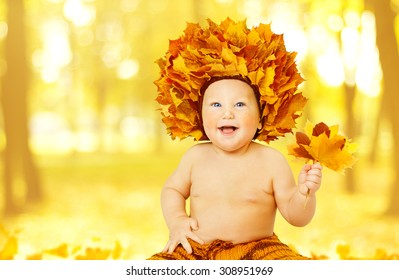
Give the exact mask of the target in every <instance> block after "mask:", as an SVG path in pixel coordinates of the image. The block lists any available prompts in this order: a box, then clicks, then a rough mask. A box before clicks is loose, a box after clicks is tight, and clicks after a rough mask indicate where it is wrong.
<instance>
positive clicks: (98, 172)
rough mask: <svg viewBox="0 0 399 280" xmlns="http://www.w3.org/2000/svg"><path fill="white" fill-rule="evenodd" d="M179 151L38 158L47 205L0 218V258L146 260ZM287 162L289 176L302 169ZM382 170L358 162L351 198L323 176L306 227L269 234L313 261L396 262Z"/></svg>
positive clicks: (156, 239)
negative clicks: (163, 189)
mask: <svg viewBox="0 0 399 280" xmlns="http://www.w3.org/2000/svg"><path fill="white" fill-rule="evenodd" d="M181 153H182V152H181V151H176V152H175V153H168V154H161V155H155V154H132V155H126V154H125V155H100V154H94V155H93V154H86V155H74V156H68V157H65V156H63V157H56V156H43V157H41V158H39V164H40V166H41V169H42V178H43V184H44V186H45V192H46V200H45V202H43V203H42V204H41V205H31V206H30V207H28V208H27V209H25V211H24V212H22V213H20V214H19V215H17V216H14V217H8V218H3V219H2V221H1V222H0V259H54V258H56V259H58V258H61V259H145V258H147V257H149V256H151V255H152V254H154V253H156V252H158V251H160V250H162V248H163V246H164V244H165V242H166V240H167V236H168V233H167V229H166V227H165V225H164V222H163V218H162V214H161V209H160V204H159V192H160V189H161V187H162V185H163V182H164V181H165V179H166V178H167V176H168V175H169V174H170V172H171V171H172V170H173V169H174V168H175V166H176V164H177V163H178V161H179V158H180V156H181ZM290 162H291V163H292V167H293V170H294V173H296V172H297V170H299V167H300V165H301V164H300V163H297V162H294V161H290ZM385 166H387V164H386V163H385V162H384V161H383V160H381V162H379V164H378V165H376V166H371V165H369V164H367V163H366V162H362V161H361V160H359V162H358V163H357V164H356V168H355V170H354V171H355V172H356V174H357V177H356V180H357V182H358V183H357V186H358V192H357V193H356V194H348V193H346V192H345V189H344V182H345V181H344V179H345V178H344V177H343V176H342V175H339V174H335V173H334V172H332V171H329V170H325V171H324V175H323V176H324V179H323V185H322V188H321V189H320V191H319V193H318V209H317V213H316V215H315V217H314V219H313V221H312V222H311V224H309V225H308V226H306V227H303V228H295V227H292V226H290V225H289V224H287V223H286V222H285V221H284V220H283V219H282V218H281V217H280V216H278V218H277V222H276V228H275V232H276V234H277V235H278V236H279V238H280V239H281V240H282V241H283V242H285V243H287V244H289V245H291V246H293V247H295V248H296V249H297V250H298V251H300V252H301V253H302V254H304V255H308V256H312V257H314V258H321V259H352V258H354V259H399V218H393V217H386V216H384V215H383V213H384V211H385V208H386V205H387V201H388V194H389V188H388V185H389V182H390V180H391V176H390V174H389V172H388V171H387V169H386V168H385Z"/></svg>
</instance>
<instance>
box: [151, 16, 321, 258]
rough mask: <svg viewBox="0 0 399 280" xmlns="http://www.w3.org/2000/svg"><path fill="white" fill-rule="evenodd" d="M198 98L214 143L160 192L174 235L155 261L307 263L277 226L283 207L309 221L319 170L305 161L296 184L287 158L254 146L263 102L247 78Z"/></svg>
mask: <svg viewBox="0 0 399 280" xmlns="http://www.w3.org/2000/svg"><path fill="white" fill-rule="evenodd" d="M229 22H230V21H229ZM230 23H231V22H230ZM158 86H159V87H160V84H158ZM199 95H200V98H199V99H198V103H197V104H196V108H197V110H198V111H199V116H198V122H199V124H200V130H201V131H202V133H203V137H205V138H206V139H207V140H208V141H205V142H202V143H199V144H197V145H194V146H193V147H192V148H190V149H189V150H188V151H187V152H186V153H185V155H184V156H183V158H182V159H181V162H180V164H179V166H178V167H177V169H176V170H175V171H174V173H173V174H172V175H171V176H170V177H169V178H168V179H167V181H166V183H165V185H164V187H163V189H162V194H161V204H162V211H163V214H164V218H165V222H166V224H167V226H168V228H169V231H170V236H169V241H168V242H167V244H166V246H165V248H164V250H163V251H162V252H161V253H158V254H155V255H153V256H152V257H151V258H150V259H153V260H159V259H179V260H182V259H195V260H199V259H201V260H202V259H208V260H209V259H307V258H306V257H304V256H302V255H300V254H298V253H297V252H295V251H293V250H291V249H290V248H289V247H288V246H287V245H285V244H283V243H282V242H280V241H279V239H278V238H277V236H276V235H275V234H274V222H275V216H276V211H277V209H278V210H279V211H280V213H281V214H282V216H283V217H284V218H285V219H286V220H287V221H288V222H289V223H290V224H292V225H294V226H305V225H306V224H308V223H309V222H310V221H311V219H312V217H313V215H314V213H315V207H316V196H315V193H316V191H317V190H318V189H319V188H320V183H321V177H322V172H321V171H322V167H321V165H320V164H318V163H316V164H313V165H308V164H306V165H305V166H304V167H303V168H302V170H301V171H300V173H299V176H298V184H296V183H295V179H294V176H293V174H292V171H291V169H290V166H289V164H288V163H287V161H286V160H285V158H284V157H283V155H282V154H281V153H280V152H278V151H277V150H275V149H273V148H271V147H268V146H266V145H263V144H260V143H257V142H255V141H254V139H259V135H260V134H262V129H263V128H264V126H265V123H264V118H263V111H264V106H265V105H262V102H261V101H260V100H259V99H260V96H261V95H262V93H261V92H260V91H259V90H258V87H257V86H254V84H253V83H252V82H249V80H248V79H247V78H246V77H244V76H243V75H227V76H222V75H218V76H216V78H213V77H211V78H210V79H207V81H206V82H205V83H203V84H202V85H201V88H200V91H199ZM164 122H165V121H164ZM188 198H190V212H189V214H187V212H186V200H187V199H188ZM305 203H306V207H304V205H305Z"/></svg>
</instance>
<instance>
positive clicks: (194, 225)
mask: <svg viewBox="0 0 399 280" xmlns="http://www.w3.org/2000/svg"><path fill="white" fill-rule="evenodd" d="M169 230H170V233H169V235H170V236H169V241H168V243H166V246H165V248H164V249H163V251H162V252H164V253H165V252H168V253H169V254H171V253H173V251H174V250H175V249H176V247H177V246H178V245H179V244H181V245H182V246H183V248H184V249H185V250H186V251H187V253H188V254H191V253H192V248H191V246H190V243H189V242H188V240H187V238H190V239H192V240H194V241H195V242H198V243H200V244H203V243H204V242H203V241H202V240H201V239H200V238H199V237H198V236H197V235H196V234H195V233H194V232H193V231H195V230H198V222H197V220H196V219H193V218H190V217H181V218H178V219H177V220H176V221H175V222H174V224H173V225H172V226H171V227H170V229H169Z"/></svg>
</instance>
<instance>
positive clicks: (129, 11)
mask: <svg viewBox="0 0 399 280" xmlns="http://www.w3.org/2000/svg"><path fill="white" fill-rule="evenodd" d="M398 12H399V0H392V1H391V0H363V1H362V0H295V1H294V0H114V1H100V0H25V1H23V0H2V1H0V97H1V105H2V106H1V109H0V111H1V117H0V151H1V156H2V160H1V165H0V176H1V181H0V259H52V258H67V259H107V258H108V259H111V258H113V259H144V258H147V257H149V256H150V255H152V254H154V253H156V252H158V251H160V250H162V248H163V246H164V244H165V242H166V241H167V239H168V232H167V229H166V226H165V225H164V222H163V218H162V213H161V210H160V205H159V204H160V203H159V193H160V190H161V188H162V185H163V183H164V181H165V180H166V178H167V177H168V175H169V174H170V173H171V172H172V171H173V169H174V168H175V167H176V165H177V164H178V162H179V159H180V157H181V155H182V154H183V153H184V151H185V150H186V149H187V148H188V147H189V146H191V145H193V144H195V143H194V142H193V141H191V140H184V141H181V142H180V141H172V140H170V138H169V137H168V135H167V134H166V131H165V128H164V126H163V124H162V123H161V121H160V113H159V112H158V111H157V110H156V109H157V105H156V104H155V102H154V99H155V97H156V87H155V86H154V84H153V81H154V80H155V79H156V78H157V77H158V68H157V65H156V64H155V63H154V62H155V60H156V59H158V58H159V57H161V56H163V55H164V53H165V51H166V49H167V46H168V40H169V39H176V38H177V37H178V36H180V35H181V34H182V32H183V30H184V29H185V26H186V22H200V23H201V24H202V25H205V20H206V18H211V19H212V20H213V21H215V22H220V21H222V20H224V19H225V18H226V17H230V18H232V19H233V20H242V19H244V18H247V24H248V26H253V25H258V24H259V23H260V22H265V23H266V22H272V29H273V31H274V32H275V33H284V38H285V41H286V44H287V48H288V50H290V51H296V52H298V58H297V62H298V65H299V68H300V71H301V73H302V74H303V76H304V77H305V79H306V82H305V83H303V87H302V90H303V92H304V95H305V96H307V97H308V98H309V99H310V101H309V103H308V105H307V109H306V112H305V113H304V115H303V116H302V117H301V118H300V121H299V123H298V129H301V128H303V125H304V123H305V122H306V120H307V119H309V120H310V121H312V122H313V123H317V122H319V121H324V122H326V123H327V124H329V125H333V124H338V125H339V126H340V129H341V130H342V131H341V132H343V133H344V134H345V135H347V136H348V137H350V138H352V139H353V141H354V142H356V143H358V150H357V153H356V156H357V158H358V161H357V163H356V164H355V166H354V167H353V169H351V170H348V171H347V172H346V173H345V175H342V174H337V173H334V172H332V171H329V170H326V169H325V172H324V181H323V185H322V188H321V189H320V191H319V192H318V210H317V213H316V216H315V218H314V220H313V221H312V223H311V224H310V225H308V226H307V227H305V228H294V227H292V226H289V225H288V224H287V223H286V222H285V221H284V220H283V219H282V218H281V217H278V219H277V223H276V229H275V231H276V233H277V235H278V236H279V237H280V239H281V240H282V241H284V242H286V243H288V244H290V245H292V246H294V247H295V248H296V249H297V250H299V251H300V252H301V253H302V254H305V255H308V256H313V257H314V258H328V259H348V258H360V259H398V258H399V175H398V174H399V148H398V143H399V118H398V117H397V107H398V105H399V76H398V69H399V54H398V43H397V42H398V40H397V38H398V35H399V17H398ZM293 141H294V139H293V136H292V135H287V137H285V138H284V139H281V140H278V141H276V142H275V143H271V146H273V147H275V148H277V149H279V150H280V151H281V152H283V153H284V154H287V149H286V145H287V144H291V143H292V142H293ZM287 158H288V159H289V161H290V163H291V164H292V168H293V171H294V173H295V174H297V173H298V171H299V168H300V167H301V165H302V164H303V162H300V161H297V160H294V159H293V158H292V157H289V156H288V155H287Z"/></svg>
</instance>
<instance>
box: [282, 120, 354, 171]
mask: <svg viewBox="0 0 399 280" xmlns="http://www.w3.org/2000/svg"><path fill="white" fill-rule="evenodd" d="M296 135H297V137H296V144H294V145H289V146H288V153H289V154H290V155H293V156H295V157H299V158H305V159H307V160H309V159H310V160H313V161H318V162H320V164H321V165H324V166H326V167H327V168H330V169H332V170H334V171H337V172H343V170H344V169H345V168H350V167H352V166H353V164H354V163H355V161H356V158H355V157H354V155H353V153H354V152H355V149H356V145H354V144H353V143H351V142H350V140H349V139H347V138H346V137H344V136H342V135H340V134H338V126H337V125H335V126H331V127H329V126H327V125H326V124H324V123H322V122H321V123H318V124H316V125H315V126H313V125H312V124H311V123H310V122H309V121H308V122H307V123H306V126H305V133H302V132H297V134H296ZM305 138H306V139H307V140H306V141H304V140H303V139H305ZM309 139H310V141H309Z"/></svg>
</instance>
